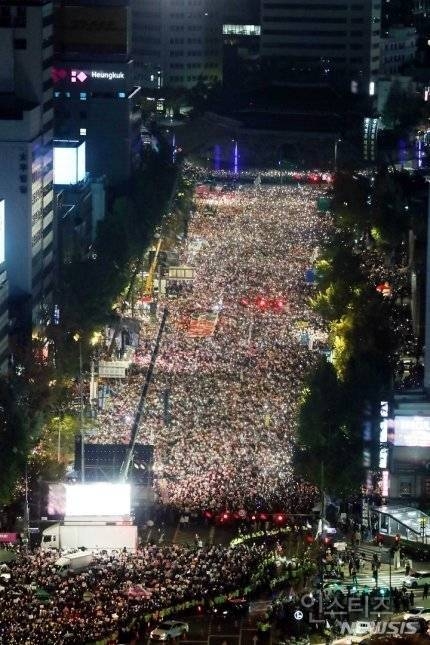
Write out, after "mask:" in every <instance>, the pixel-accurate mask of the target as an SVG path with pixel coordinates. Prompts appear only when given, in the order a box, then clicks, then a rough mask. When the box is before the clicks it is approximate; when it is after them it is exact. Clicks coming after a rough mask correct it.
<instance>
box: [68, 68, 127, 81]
mask: <svg viewBox="0 0 430 645" xmlns="http://www.w3.org/2000/svg"><path fill="white" fill-rule="evenodd" d="M89 78H95V79H101V80H105V81H124V80H125V74H124V72H113V71H112V70H109V71H106V70H97V69H92V70H85V71H84V70H82V69H72V70H71V72H70V80H71V82H72V83H85V82H86V81H87V80H88V79H89Z"/></svg>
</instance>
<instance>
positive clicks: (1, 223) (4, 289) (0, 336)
mask: <svg viewBox="0 0 430 645" xmlns="http://www.w3.org/2000/svg"><path fill="white" fill-rule="evenodd" d="M5 250H6V249H5V202H4V199H1V198H0V374H5V373H7V369H8V362H9V302H8V301H9V284H8V279H7V269H6V254H5Z"/></svg>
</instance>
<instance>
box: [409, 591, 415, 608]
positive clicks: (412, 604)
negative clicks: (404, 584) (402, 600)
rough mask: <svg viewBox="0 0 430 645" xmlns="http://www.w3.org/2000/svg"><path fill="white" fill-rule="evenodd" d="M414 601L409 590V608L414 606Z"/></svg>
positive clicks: (412, 593) (412, 594)
mask: <svg viewBox="0 0 430 645" xmlns="http://www.w3.org/2000/svg"><path fill="white" fill-rule="evenodd" d="M414 600H415V596H414V592H413V591H412V589H411V593H410V594H409V604H410V606H411V607H413V606H414Z"/></svg>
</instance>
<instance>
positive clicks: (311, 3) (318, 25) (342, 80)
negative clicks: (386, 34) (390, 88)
mask: <svg viewBox="0 0 430 645" xmlns="http://www.w3.org/2000/svg"><path fill="white" fill-rule="evenodd" d="M380 21H381V2H380V0H368V1H367V2H361V3H357V2H356V1H355V0H330V1H329V2H328V1H327V0H325V1H321V0H305V1H304V2H298V1H296V0H294V1H291V0H261V45H260V51H261V56H262V59H263V62H266V64H267V65H268V66H271V68H272V69H274V70H275V71H276V70H277V71H278V73H279V75H280V77H281V78H282V79H283V80H284V81H286V82H288V81H291V80H294V81H308V82H329V83H333V84H336V85H343V86H344V87H349V88H350V89H351V91H352V92H354V93H355V92H359V93H369V94H372V93H373V92H374V87H375V85H374V84H375V80H376V77H377V75H378V73H379V60H380Z"/></svg>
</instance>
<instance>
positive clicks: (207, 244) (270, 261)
mask: <svg viewBox="0 0 430 645" xmlns="http://www.w3.org/2000/svg"><path fill="white" fill-rule="evenodd" d="M320 194H321V188H320V187H315V186H311V185H306V186H305V185H298V184H296V185H294V186H292V185H290V186H278V187H273V186H272V187H268V186H249V185H248V186H241V187H240V189H236V190H233V189H232V190H229V189H228V190H224V191H222V192H219V191H217V190H211V191H210V192H209V194H208V195H206V196H205V197H204V198H198V199H197V200H196V212H195V213H194V214H193V216H192V218H191V221H190V223H189V234H188V237H187V239H186V240H185V241H184V243H183V246H182V249H181V262H182V263H183V264H187V265H190V266H192V267H194V270H195V275H194V282H193V290H192V292H191V293H190V292H189V290H187V291H185V292H184V293H181V294H180V295H179V296H178V297H176V298H174V299H173V298H169V299H167V300H166V301H163V299H162V298H161V299H160V300H159V314H160V313H161V311H162V308H163V306H164V305H165V304H166V305H167V306H168V309H169V318H168V327H167V330H166V332H165V334H164V337H163V340H162V344H161V350H160V353H159V356H158V358H157V366H156V374H155V378H154V381H153V384H152V386H151V388H150V392H149V396H148V399H147V405H146V412H145V414H144V419H143V422H142V424H141V427H140V431H139V436H138V441H139V442H142V443H147V442H153V443H154V447H155V475H156V487H157V491H158V495H159V497H160V499H161V501H162V502H164V503H167V504H171V505H173V506H175V507H176V508H179V509H181V510H182V509H189V510H191V511H201V510H211V511H214V512H218V511H220V510H222V509H231V510H236V511H238V510H245V511H254V510H261V511H271V510H272V511H273V510H275V511H276V510H280V509H282V510H288V511H293V510H295V511H296V512H300V511H302V512H307V511H308V510H309V508H310V507H311V506H312V505H313V502H314V499H315V497H314V490H313V489H312V488H311V487H309V486H308V485H307V484H305V483H304V482H302V481H297V479H295V478H294V477H293V473H292V465H291V457H292V451H293V447H294V436H295V424H296V415H297V407H298V402H299V397H300V393H301V387H302V379H303V376H304V375H305V373H306V371H307V370H308V368H309V367H310V366H311V364H312V362H313V361H314V360H315V357H316V355H317V352H316V350H317V349H318V348H319V345H318V342H319V341H316V342H315V343H313V342H312V340H311V339H312V338H317V339H320V338H321V334H323V333H324V330H323V329H322V327H321V322H320V320H319V319H318V318H317V317H316V315H315V314H314V313H313V312H312V311H311V309H310V307H309V304H308V302H309V295H310V290H311V288H312V287H310V286H307V285H306V281H305V273H306V270H307V269H308V268H309V267H310V266H311V265H312V257H313V256H314V254H315V249H316V247H317V246H318V244H319V243H320V241H321V239H322V238H323V236H324V235H325V234H326V230H327V225H328V224H327V217H325V216H321V215H319V214H318V213H317V209H316V202H317V199H318V196H319V195H320ZM206 313H210V314H214V313H216V314H217V315H218V322H217V325H216V329H215V332H214V334H213V335H208V336H207V337H203V338H194V337H191V336H190V334H189V329H188V327H187V326H188V325H189V323H190V321H191V320H192V318H193V317H195V316H197V315H198V314H206ZM154 335H155V331H154V330H152V332H150V331H149V330H148V326H147V324H145V326H144V327H143V331H142V333H141V345H140V347H139V348H138V350H137V352H136V362H137V363H138V364H139V365H140V369H141V370H142V371H143V372H144V370H145V366H146V365H147V363H148V361H149V355H150V342H149V340H150V339H151V338H153V337H154ZM142 380H143V376H142V374H140V375H137V376H134V377H133V378H132V379H130V381H128V382H127V383H125V384H124V385H122V386H115V389H116V396H113V397H111V401H110V404H109V405H108V406H107V408H106V410H105V411H103V412H102V413H101V414H100V415H99V418H98V426H99V430H98V433H97V435H96V436H95V437H93V438H92V439H91V440H92V441H98V442H103V443H110V442H124V443H126V442H128V440H129V438H130V430H131V427H132V424H133V419H134V413H135V410H136V406H137V401H138V398H139V395H140V391H141V386H142Z"/></svg>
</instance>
